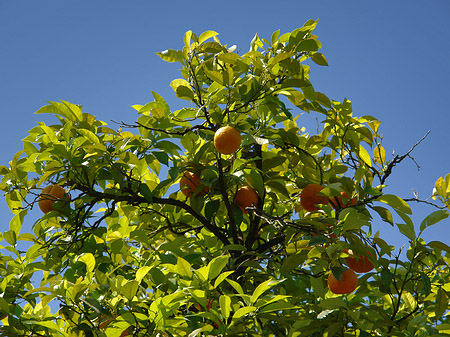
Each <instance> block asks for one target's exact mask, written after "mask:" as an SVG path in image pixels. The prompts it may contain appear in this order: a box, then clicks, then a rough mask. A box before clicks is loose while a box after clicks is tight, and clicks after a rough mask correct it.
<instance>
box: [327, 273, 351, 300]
mask: <svg viewBox="0 0 450 337" xmlns="http://www.w3.org/2000/svg"><path fill="white" fill-rule="evenodd" d="M357 286H358V277H357V276H356V274H355V272H354V271H353V270H351V269H346V270H345V271H344V272H343V273H342V277H341V280H340V281H339V280H338V279H337V278H336V277H335V276H334V275H333V273H330V274H329V275H328V289H330V291H331V292H332V293H334V294H350V293H352V292H353V291H354V290H355V289H356V287H357Z"/></svg>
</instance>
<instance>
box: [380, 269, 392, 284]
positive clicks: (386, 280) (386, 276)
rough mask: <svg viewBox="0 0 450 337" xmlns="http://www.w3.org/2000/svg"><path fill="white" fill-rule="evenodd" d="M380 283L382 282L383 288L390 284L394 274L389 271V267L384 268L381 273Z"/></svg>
mask: <svg viewBox="0 0 450 337" xmlns="http://www.w3.org/2000/svg"><path fill="white" fill-rule="evenodd" d="M380 276H381V283H382V284H383V286H384V287H385V288H387V289H388V288H389V286H390V285H391V282H392V280H393V278H394V275H393V274H392V273H391V271H390V270H389V269H386V268H384V269H383V270H382V271H381V273H380Z"/></svg>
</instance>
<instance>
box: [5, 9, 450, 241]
mask: <svg viewBox="0 0 450 337" xmlns="http://www.w3.org/2000/svg"><path fill="white" fill-rule="evenodd" d="M308 19H319V25H318V27H317V29H316V34H317V35H318V36H319V40H320V41H321V42H322V44H323V48H322V52H323V53H324V54H325V56H326V57H327V59H328V63H329V67H319V66H313V67H312V70H311V81H312V83H313V85H314V86H315V88H316V90H318V91H321V92H324V93H325V94H327V95H328V96H329V97H330V98H332V99H336V100H343V99H344V98H345V97H347V98H349V99H350V100H352V102H353V108H354V111H355V114H356V115H360V116H361V115H367V114H368V115H373V116H375V117H376V118H378V119H380V120H381V121H382V126H381V127H382V133H383V134H384V143H383V144H384V146H385V148H386V150H387V152H388V153H392V151H395V153H396V154H403V153H405V152H407V151H408V150H409V149H410V148H411V146H412V145H413V144H414V143H415V142H416V141H418V140H419V139H420V138H422V136H424V135H425V133H426V132H427V131H428V130H430V132H431V133H430V135H429V136H428V137H427V139H426V140H425V141H424V142H423V143H422V144H421V145H420V146H419V147H418V148H417V149H416V150H415V151H414V152H413V156H414V159H415V161H416V162H417V163H418V164H419V165H420V166H421V170H420V171H418V170H417V167H416V164H415V163H414V162H413V161H411V160H405V162H403V163H402V164H400V165H399V166H398V167H396V169H395V170H394V174H393V175H392V176H391V179H390V180H389V181H388V184H389V187H388V189H387V190H386V192H389V193H395V194H398V195H400V196H402V197H405V198H410V197H412V189H414V190H415V191H417V192H418V193H419V196H420V197H421V198H427V197H428V196H429V195H430V194H431V192H432V188H433V185H434V182H435V181H436V180H437V179H438V178H439V177H440V176H443V175H446V174H447V173H449V172H450V158H449V150H448V142H449V136H448V134H449V131H448V128H449V125H450V123H449V122H450V117H449V106H448V97H449V89H450V85H449V78H450V64H449V61H450V1H448V0H427V1H385V0H381V1H360V0H358V1H356V0H350V1H336V0H322V1H302V0H296V1H287V0H278V1H266V0H259V1H245V0H244V1H242V0H241V1H235V0H231V1H226V2H203V1H202V2H200V1H193V2H186V1H170V2H169V1H143V0H133V1H111V0H96V1H61V0H40V1H31V0H28V1H6V0H5V1H1V0H0V46H1V49H0V98H1V99H0V116H1V117H2V124H3V130H2V132H1V133H0V144H3V146H2V147H0V164H1V165H5V164H7V163H8V162H9V161H10V160H11V158H12V156H13V154H14V153H15V152H17V151H19V150H21V146H22V144H21V141H20V140H21V139H22V138H24V137H25V136H26V134H27V131H28V130H29V129H31V128H32V127H33V126H35V125H36V123H37V122H38V121H45V122H49V123H50V122H51V121H52V120H53V119H52V118H51V116H43V115H34V114H33V113H34V112H35V111H36V110H37V109H39V108H40V107H41V106H42V105H44V104H46V103H45V102H46V101H57V100H60V99H63V100H67V101H70V102H72V103H76V104H81V105H83V106H84V111H86V112H89V113H91V114H94V115H96V116H97V117H98V118H99V119H101V120H104V121H106V122H108V123H110V121H111V120H123V121H125V122H133V121H134V120H135V119H136V117H137V115H136V113H135V110H134V109H132V108H131V105H134V104H145V103H146V102H148V101H151V100H152V97H151V93H150V92H151V91H156V92H157V93H159V94H160V95H162V96H163V97H164V98H165V99H166V100H167V101H168V102H169V104H170V105H171V107H172V109H178V108H180V103H182V102H178V100H176V98H175V96H174V94H173V92H172V89H171V88H170V87H169V83H170V82H171V81H172V80H173V79H175V78H178V77H180V75H179V73H178V69H179V66H178V65H175V64H169V63H165V62H163V61H162V60H160V58H159V57H158V56H157V55H156V54H155V53H156V52H158V51H162V50H165V49H168V48H174V49H176V48H181V46H182V41H183V34H184V33H185V32H186V31H187V30H193V31H194V32H196V33H198V34H200V33H201V32H203V31H205V30H215V31H217V32H218V33H219V34H220V35H219V38H220V40H221V42H222V43H226V44H229V45H233V44H236V45H237V46H238V48H239V49H241V50H242V52H246V51H247V50H248V46H249V42H250V40H251V39H252V38H253V36H254V34H255V33H256V32H258V34H259V35H260V37H266V38H269V37H270V36H271V34H272V32H274V31H275V30H278V29H280V30H281V33H284V32H289V31H292V30H293V29H295V28H297V27H300V26H302V25H303V23H304V22H305V21H307V20H308ZM315 117H316V116H315V115H313V116H309V120H307V119H305V125H307V126H308V127H310V128H313V127H315V126H314V125H315V124H314V123H315V122H314V119H315ZM318 117H319V118H320V116H318ZM311 120H312V122H311ZM310 131H311V132H314V129H310ZM414 209H415V211H416V212H417V215H415V216H414V219H415V220H416V221H418V222H419V221H420V220H421V219H422V218H423V217H425V216H426V215H427V214H428V213H429V212H431V211H433V210H434V209H432V208H429V207H417V206H415V207H414ZM37 212H38V210H37V209H36V210H33V212H32V213H31V217H30V218H29V220H28V222H29V224H30V225H31V223H33V222H34V220H32V217H33V216H39V214H38V213H37ZM0 216H1V219H2V222H1V223H0V226H1V228H2V229H0V231H3V230H6V228H7V226H8V223H9V220H10V218H11V214H10V213H9V210H8V209H7V207H6V204H5V202H4V201H0ZM376 222H380V228H383V231H384V232H383V233H386V234H385V235H387V236H388V238H387V241H388V242H390V243H395V244H401V243H402V242H403V241H405V240H404V239H403V238H402V237H401V236H397V235H395V234H394V232H393V231H392V230H390V229H389V228H388V227H389V225H387V224H382V223H381V221H379V220H378V219H376ZM449 228H450V220H446V221H443V222H442V223H439V224H437V225H435V226H434V227H432V228H429V229H428V230H427V232H426V233H425V234H426V235H425V238H426V239H427V240H436V239H437V240H442V241H444V242H446V243H447V244H450V238H449V236H448V234H450V229H449ZM444 233H445V234H447V235H443V234H444Z"/></svg>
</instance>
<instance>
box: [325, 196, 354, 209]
mask: <svg viewBox="0 0 450 337" xmlns="http://www.w3.org/2000/svg"><path fill="white" fill-rule="evenodd" d="M342 198H344V199H345V200H346V203H345V204H344V201H343V200H342ZM356 201H357V200H356V198H352V199H350V197H349V196H348V194H347V193H345V192H341V196H340V197H334V198H331V200H330V204H331V206H332V207H333V208H334V209H342V208H345V207H348V206H354V205H356Z"/></svg>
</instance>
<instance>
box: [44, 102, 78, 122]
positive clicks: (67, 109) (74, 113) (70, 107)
mask: <svg viewBox="0 0 450 337" xmlns="http://www.w3.org/2000/svg"><path fill="white" fill-rule="evenodd" d="M61 102H62V103H60V102H48V103H50V104H49V105H45V106H43V107H42V108H40V109H39V110H38V111H36V112H35V113H36V114H41V113H50V114H53V115H60V116H63V117H65V118H67V119H69V120H71V121H82V120H83V114H82V112H81V107H80V106H79V105H75V104H72V103H69V102H66V101H61Z"/></svg>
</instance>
